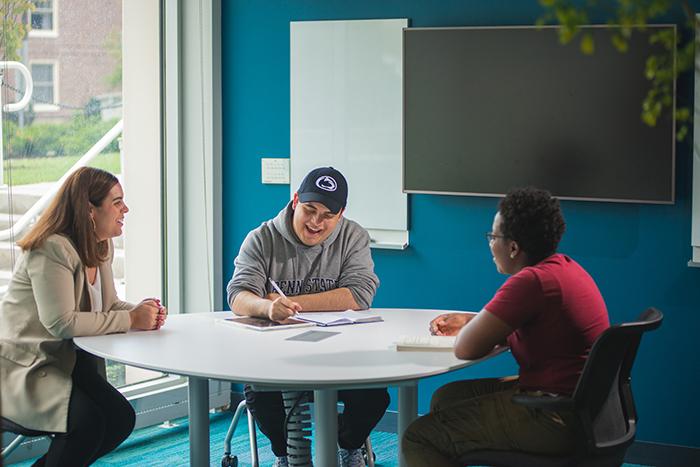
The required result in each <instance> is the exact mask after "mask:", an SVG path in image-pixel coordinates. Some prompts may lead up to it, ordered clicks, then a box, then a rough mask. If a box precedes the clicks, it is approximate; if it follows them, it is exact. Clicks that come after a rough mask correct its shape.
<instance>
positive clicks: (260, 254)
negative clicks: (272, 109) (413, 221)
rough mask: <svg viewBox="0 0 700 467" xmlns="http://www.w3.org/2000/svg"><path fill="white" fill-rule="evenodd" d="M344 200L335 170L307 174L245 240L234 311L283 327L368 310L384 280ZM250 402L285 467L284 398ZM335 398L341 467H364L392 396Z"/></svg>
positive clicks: (253, 395) (370, 392) (255, 395)
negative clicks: (298, 319) (368, 444)
mask: <svg viewBox="0 0 700 467" xmlns="http://www.w3.org/2000/svg"><path fill="white" fill-rule="evenodd" d="M347 199H348V183H347V181H346V180H345V177H344V176H343V174H341V173H340V172H339V171H338V170H336V169H334V168H333V167H319V168H317V169H314V170H312V171H311V172H309V173H308V174H307V175H306V177H304V180H302V182H301V185H300V186H299V189H298V190H297V191H296V193H294V196H293V198H292V200H291V201H290V202H289V203H288V204H287V206H286V207H285V208H284V209H282V211H280V213H279V214H278V215H277V216H276V217H275V218H274V219H271V220H269V221H266V222H263V224H262V225H261V226H260V227H258V228H257V229H255V230H253V231H251V232H250V233H249V234H248V236H247V237H246V239H245V240H244V241H243V244H242V245H241V249H240V252H239V253H238V256H237V257H236V259H235V261H234V266H235V269H234V272H233V277H232V278H231V280H230V282H229V284H228V287H227V292H228V303H229V305H230V306H231V309H232V310H233V312H234V313H236V314H238V315H243V316H256V317H263V318H268V319H270V320H273V321H284V320H285V319H287V318H289V317H290V316H292V315H293V314H294V313H296V312H299V311H305V312H307V311H330V310H347V309H353V310H360V309H366V308H369V307H370V305H371V304H372V299H373V298H374V294H375V293H376V291H377V287H378V286H379V279H378V278H377V276H376V275H375V274H374V263H373V262H372V255H371V253H370V249H369V235H368V234H367V232H366V231H365V230H364V229H363V228H362V227H361V226H360V225H359V224H358V223H356V222H354V221H352V220H350V219H347V218H345V217H344V216H343V213H344V211H345V206H346V204H347ZM269 279H272V280H273V281H274V282H275V283H276V284H277V285H278V287H279V289H280V291H281V292H283V294H284V295H280V294H278V293H277V291H276V290H275V289H274V288H273V285H272V283H271V281H270V280H269ZM253 358H254V357H253ZM245 396H246V402H247V404H248V408H249V409H250V411H251V413H252V414H253V415H254V416H255V419H256V421H257V422H258V426H259V427H260V430H261V431H262V432H263V433H264V434H265V435H266V436H267V437H268V438H269V439H270V444H271V446H272V451H273V452H274V454H275V456H276V457H277V460H276V461H275V464H274V465H275V466H286V465H287V445H286V439H285V438H284V433H285V430H284V419H285V411H284V406H283V402H282V396H281V393H279V392H256V391H253V390H252V388H251V387H250V386H248V385H246V387H245ZM338 399H339V400H341V401H343V402H344V403H345V409H344V412H343V415H342V417H341V418H340V420H339V424H338V445H339V446H340V451H339V452H340V458H341V466H344V467H345V466H364V465H365V464H364V459H363V457H362V451H361V450H360V448H361V447H362V445H363V444H364V442H365V439H366V438H367V437H368V436H369V434H370V432H371V431H372V429H373V428H374V426H375V425H376V424H377V423H378V422H379V420H380V419H381V418H382V416H383V415H384V411H385V410H386V408H387V406H388V405H389V394H388V392H387V391H386V389H383V388H381V389H356V390H351V391H338Z"/></svg>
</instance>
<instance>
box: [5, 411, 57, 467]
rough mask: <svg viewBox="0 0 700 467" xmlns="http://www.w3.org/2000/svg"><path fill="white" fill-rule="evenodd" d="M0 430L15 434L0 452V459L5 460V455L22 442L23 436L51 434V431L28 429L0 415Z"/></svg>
mask: <svg viewBox="0 0 700 467" xmlns="http://www.w3.org/2000/svg"><path fill="white" fill-rule="evenodd" d="M0 432H2V433H14V434H16V435H17V436H16V437H15V439H13V440H12V441H11V442H10V444H8V445H7V446H6V447H5V448H4V449H3V450H2V452H0V460H2V461H5V460H6V459H7V457H8V456H9V455H10V454H11V453H12V452H13V451H14V450H15V449H17V448H18V447H19V445H20V444H22V441H24V440H25V438H30V437H39V436H51V433H48V432H45V431H37V430H30V429H29V428H25V427H23V426H21V425H17V424H16V423H15V422H13V421H11V420H8V419H6V418H4V417H0Z"/></svg>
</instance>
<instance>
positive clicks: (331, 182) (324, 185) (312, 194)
mask: <svg viewBox="0 0 700 467" xmlns="http://www.w3.org/2000/svg"><path fill="white" fill-rule="evenodd" d="M297 195H298V196H299V201H300V202H302V203H309V202H314V201H315V202H318V203H321V204H323V205H324V206H326V207H327V208H328V210H329V211H330V212H332V213H333V214H338V212H340V210H341V209H343V208H344V207H345V204H346V203H347V201H348V182H347V181H346V180H345V177H343V174H341V173H340V172H339V171H337V170H336V169H334V168H333V167H319V168H317V169H314V170H312V171H311V172H309V173H308V174H306V177H304V180H302V181H301V185H299V189H298V190H297Z"/></svg>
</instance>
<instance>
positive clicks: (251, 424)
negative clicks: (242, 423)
mask: <svg viewBox="0 0 700 467" xmlns="http://www.w3.org/2000/svg"><path fill="white" fill-rule="evenodd" d="M242 403H243V404H245V401H243V402H242ZM247 412H248V437H249V439H250V459H251V462H252V464H253V467H259V465H258V437H257V435H256V433H255V418H253V414H252V413H250V410H247Z"/></svg>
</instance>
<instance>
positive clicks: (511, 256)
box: [510, 251, 515, 259]
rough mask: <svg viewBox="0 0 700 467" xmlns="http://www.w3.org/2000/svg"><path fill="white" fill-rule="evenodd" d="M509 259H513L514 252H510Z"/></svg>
mask: <svg viewBox="0 0 700 467" xmlns="http://www.w3.org/2000/svg"><path fill="white" fill-rule="evenodd" d="M510 259H515V252H514V251H513V252H511V254H510Z"/></svg>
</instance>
